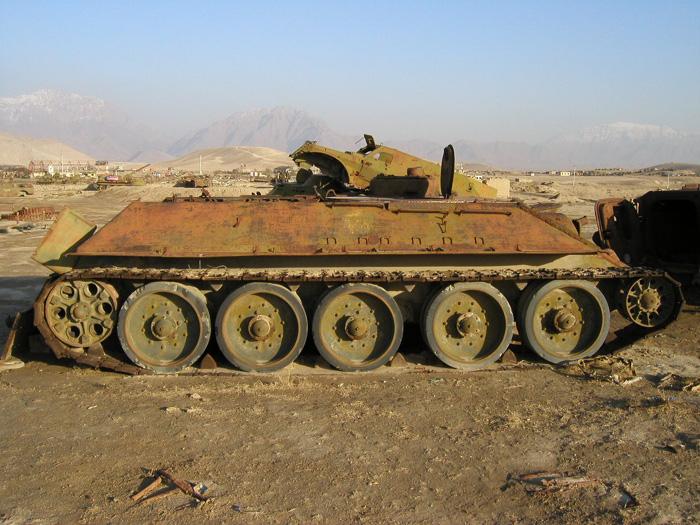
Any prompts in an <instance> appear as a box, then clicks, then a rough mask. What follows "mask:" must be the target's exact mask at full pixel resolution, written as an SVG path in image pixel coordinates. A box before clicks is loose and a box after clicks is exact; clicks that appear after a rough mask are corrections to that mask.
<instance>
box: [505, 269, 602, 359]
mask: <svg viewBox="0 0 700 525" xmlns="http://www.w3.org/2000/svg"><path fill="white" fill-rule="evenodd" d="M517 317H518V330H519V332H520V337H521V339H522V341H523V343H524V344H525V345H526V346H527V347H528V348H530V349H531V350H533V351H534V352H535V353H537V354H538V355H539V356H540V357H542V358H543V359H545V360H546V361H549V362H550V363H563V362H566V361H574V360H577V359H583V358H586V357H590V356H592V355H593V354H595V353H596V352H597V351H598V350H599V349H600V347H601V346H602V345H603V343H604V342H605V338H606V337H607V335H608V330H609V329H610V308H609V307H608V302H607V300H606V299H605V296H604V295H603V293H602V292H601V291H600V290H599V289H598V288H597V287H596V286H595V285H594V284H592V283H590V282H588V281H549V282H545V283H532V284H530V285H529V286H528V287H527V288H526V289H525V291H524V292H523V294H522V295H521V297H520V301H519V302H518V312H517Z"/></svg>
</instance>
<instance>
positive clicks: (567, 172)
mask: <svg viewBox="0 0 700 525" xmlns="http://www.w3.org/2000/svg"><path fill="white" fill-rule="evenodd" d="M559 176H560V177H571V172H570V171H560V172H559Z"/></svg>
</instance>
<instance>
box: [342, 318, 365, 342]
mask: <svg viewBox="0 0 700 525" xmlns="http://www.w3.org/2000/svg"><path fill="white" fill-rule="evenodd" d="M368 328H369V327H368V326H367V323H366V322H365V321H364V319H357V318H355V317H348V320H347V321H345V333H346V334H347V336H348V337H349V338H350V339H353V340H355V341H357V340H358V339H363V338H364V337H365V336H366V335H367V330H368Z"/></svg>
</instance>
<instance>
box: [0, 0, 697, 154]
mask: <svg viewBox="0 0 700 525" xmlns="http://www.w3.org/2000/svg"><path fill="white" fill-rule="evenodd" d="M0 20H2V24H1V26H0V27H1V29H0V96H13V95H18V94H21V93H27V92H30V91H33V90H36V89H40V88H45V87H46V88H57V89H62V90H66V91H71V92H77V93H80V94H84V95H94V96H98V97H101V98H104V99H106V100H108V101H110V102H112V103H114V104H116V105H118V106H120V107H121V108H123V109H124V110H126V111H127V112H128V113H129V114H131V115H132V117H134V118H135V119H137V120H141V121H143V122H146V123H149V124H151V125H153V126H154V127H156V128H158V129H162V130H168V131H169V132H170V133H172V134H174V135H178V134H180V133H182V132H184V131H188V130H189V129H191V128H196V127H198V126H201V125H206V124H208V123H210V122H211V121H213V120H217V119H221V118H224V117H226V116H228V115H229V114H230V113H232V112H234V111H241V110H246V109H251V108H255V107H272V106H278V105H285V106H293V107H297V108H300V109H304V110H306V111H308V112H310V113H311V114H313V115H315V116H318V117H321V118H323V119H324V120H326V122H327V123H328V124H329V125H330V126H331V127H332V128H334V129H336V130H337V131H340V132H345V133H358V132H362V131H365V130H367V131H371V132H372V133H374V134H375V135H376V136H379V137H392V138H396V139H401V138H430V139H433V140H438V141H448V140H456V139H459V138H465V139H471V140H495V139H500V140H523V141H531V142H532V141H537V140H542V139H546V138H548V137H550V136H553V135H556V134H559V133H562V132H565V131H567V130H576V129H579V128H581V127H585V126H589V125H595V124H602V123H607V122H612V121H620V120H623V121H630V122H642V123H653V124H665V125H669V126H672V127H674V128H677V129H679V130H681V131H689V132H700V1H699V0H695V1H690V2H680V1H671V0H668V1H658V2H646V1H640V0H634V1H612V0H608V1H600V2H597V1H580V2H576V3H574V2H567V1H564V0H561V1H553V2H535V1H531V2H526V1H520V2H497V1H493V2H489V1H484V2H466V1H465V2H441V1H437V0H434V1H432V2H409V1H404V2H381V1H373V2H361V1H354V2H333V1H330V0H326V1H319V2H312V1H303V0H295V1H290V2H270V1H263V0H258V1H247V2H234V1H226V2H224V1H222V2H206V1H199V2H194V1H193V2H178V1H162V2H156V1H134V2H129V1H125V0H121V1H115V2H108V1H90V2H69V1H58V0H56V1H54V2H38V1H34V2H33V1H29V0H18V1H13V0H0Z"/></svg>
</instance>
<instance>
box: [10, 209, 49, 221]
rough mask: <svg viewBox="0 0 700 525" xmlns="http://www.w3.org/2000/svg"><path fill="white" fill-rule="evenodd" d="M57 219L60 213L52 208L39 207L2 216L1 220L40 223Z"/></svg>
mask: <svg viewBox="0 0 700 525" xmlns="http://www.w3.org/2000/svg"><path fill="white" fill-rule="evenodd" d="M56 217H58V212H57V211H56V210H55V209H54V208H52V207H50V206H39V207H36V208H28V207H26V206H25V207H23V208H20V209H19V210H17V211H13V212H11V213H6V214H4V215H2V216H0V219H2V220H5V221H16V222H32V221H34V222H40V221H53V220H55V219H56Z"/></svg>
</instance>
